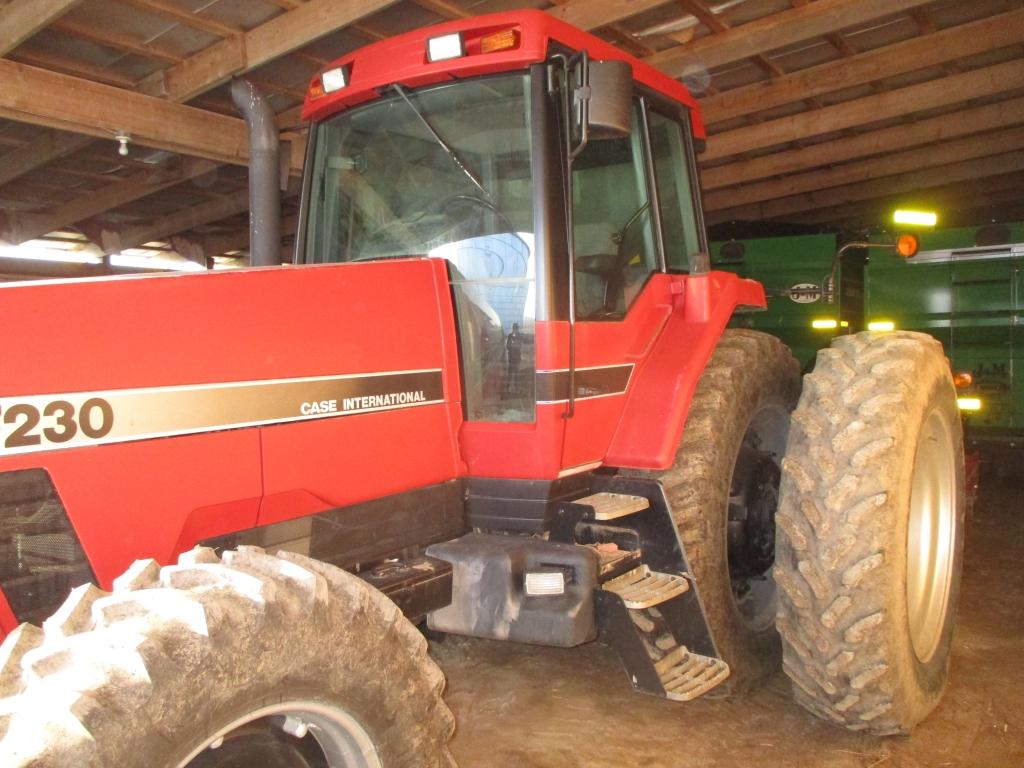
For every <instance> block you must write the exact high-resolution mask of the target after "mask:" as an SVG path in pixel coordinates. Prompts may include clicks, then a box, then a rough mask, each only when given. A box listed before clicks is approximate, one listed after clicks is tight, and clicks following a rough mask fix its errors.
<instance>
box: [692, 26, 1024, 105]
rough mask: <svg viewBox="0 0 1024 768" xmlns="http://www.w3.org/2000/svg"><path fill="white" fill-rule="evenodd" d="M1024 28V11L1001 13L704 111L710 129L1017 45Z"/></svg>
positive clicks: (750, 90) (747, 92) (822, 67)
mask: <svg viewBox="0 0 1024 768" xmlns="http://www.w3.org/2000/svg"><path fill="white" fill-rule="evenodd" d="M808 7H810V6H808ZM740 28H741V29H742V27H740ZM1021 29H1024V9H1018V10H1013V11H1009V12H1008V13H1001V14H998V15H996V16H991V17H989V18H986V19H981V20H980V21H974V22H970V23H968V24H963V25H960V26H957V27H952V28H950V29H945V30H942V31H941V32H936V33H935V34H933V35H928V36H925V37H916V38H913V39H911V40H907V41H905V42H902V43H894V44H892V45H887V46H883V47H882V48H878V49H875V50H873V51H867V52H865V53H858V54H856V55H854V56H850V57H849V58H844V59H839V60H837V61H832V62H828V63H826V64H819V65H818V66H816V67H808V68H807V69H802V70H799V71H797V72H791V73H789V74H787V75H783V76H782V77H780V78H778V79H777V80H775V81H774V82H771V83H758V84H755V85H748V86H744V87H741V88H735V89H733V90H731V91H725V92H723V93H720V94H718V95H716V96H710V97H708V98H706V99H702V100H701V110H702V112H703V114H704V119H705V121H706V122H707V123H708V124H709V125H710V124H713V123H716V122H721V121H724V120H731V119H733V118H736V117H743V116H745V115H749V114H751V113H754V112H759V111H761V110H765V109H771V108H773V107H779V106H782V105H784V104H790V103H792V102H795V101H800V100H801V99H804V98H806V97H808V96H820V95H823V94H826V93H832V92H834V91H841V90H844V89H846V88H852V87H854V86H858V85H864V84H865V83H870V82H877V81H879V80H882V79H885V78H887V77H893V76H896V75H902V74H905V73H907V72H913V71H915V70H919V69H925V68H927V67H931V66H935V65H938V64H942V63H944V62H947V61H953V60H955V59H960V58H964V57H967V56H973V55H974V54H978V53H982V52H984V51H988V50H992V49H994V48H1002V47H1005V46H1010V45H1015V44H1017V43H1019V42H1020V30H1021Z"/></svg>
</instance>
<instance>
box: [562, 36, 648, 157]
mask: <svg viewBox="0 0 1024 768" xmlns="http://www.w3.org/2000/svg"><path fill="white" fill-rule="evenodd" d="M566 73H567V80H568V83H569V86H570V87H569V95H570V97H571V103H570V104H569V105H568V106H571V107H572V114H573V122H572V128H571V130H570V136H569V157H570V158H575V157H576V156H577V155H579V154H580V153H581V152H582V151H583V150H584V149H586V147H587V142H589V141H590V140H591V139H595V140H601V139H621V138H625V137H626V136H629V134H630V132H631V130H632V127H633V115H632V110H633V68H632V67H631V66H630V65H629V63H628V62H625V61H591V60H590V56H589V55H588V54H587V52H586V51H580V52H579V53H578V54H576V56H574V57H572V58H571V59H569V60H568V61H567V62H566Z"/></svg>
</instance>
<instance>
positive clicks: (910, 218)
mask: <svg viewBox="0 0 1024 768" xmlns="http://www.w3.org/2000/svg"><path fill="white" fill-rule="evenodd" d="M892 220H893V221H894V222H895V223H897V224H910V225H912V226H915V227H934V226H935V224H936V222H938V220H939V216H938V214H936V213H935V212H934V211H908V210H898V211H895V212H894V213H893V215H892Z"/></svg>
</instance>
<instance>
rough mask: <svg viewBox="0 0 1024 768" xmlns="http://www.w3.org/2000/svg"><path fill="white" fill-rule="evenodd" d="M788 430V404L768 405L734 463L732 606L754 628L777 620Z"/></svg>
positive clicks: (757, 416)
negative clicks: (778, 532)
mask: <svg viewBox="0 0 1024 768" xmlns="http://www.w3.org/2000/svg"><path fill="white" fill-rule="evenodd" d="M788 431H789V413H788V411H787V410H786V409H785V408H782V407H776V406H774V405H773V406H765V407H763V408H762V409H761V410H759V411H758V412H757V413H756V414H755V415H754V417H753V419H751V423H750V426H749V427H748V428H747V431H746V434H744V436H743V444H742V445H741V446H740V450H739V453H738V455H737V457H736V463H735V464H734V466H733V476H732V481H731V488H730V491H729V511H728V516H727V522H726V526H727V529H726V536H727V551H728V567H729V577H730V580H731V582H732V600H733V607H734V608H735V609H736V612H737V614H738V615H739V617H740V619H741V620H742V621H743V623H744V624H745V625H746V626H747V627H749V628H750V629H752V630H754V631H761V630H764V629H767V628H769V627H771V626H772V625H773V624H774V622H775V610H776V600H777V595H776V588H775V580H774V578H773V577H772V564H773V563H774V561H775V510H776V508H777V506H778V490H779V478H780V474H781V470H780V464H781V460H782V454H783V452H784V450H785V445H786V435H787V434H788Z"/></svg>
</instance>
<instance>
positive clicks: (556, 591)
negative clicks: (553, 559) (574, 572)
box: [523, 568, 565, 597]
mask: <svg viewBox="0 0 1024 768" xmlns="http://www.w3.org/2000/svg"><path fill="white" fill-rule="evenodd" d="M523 589H524V591H525V592H526V594H527V595H530V596H531V597H541V596H545V595H564V594H565V572H564V571H562V570H561V569H556V568H549V569H546V570H542V571H528V572H527V574H526V578H525V579H524V580H523Z"/></svg>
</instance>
